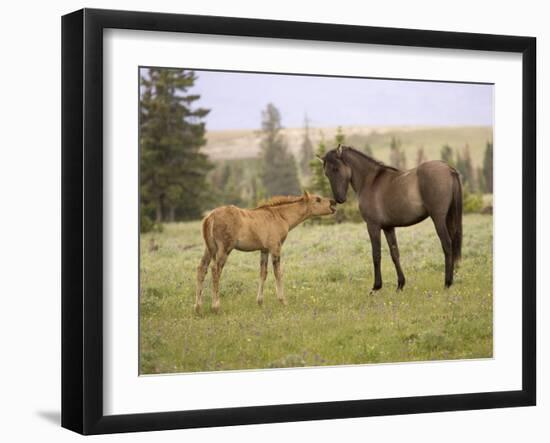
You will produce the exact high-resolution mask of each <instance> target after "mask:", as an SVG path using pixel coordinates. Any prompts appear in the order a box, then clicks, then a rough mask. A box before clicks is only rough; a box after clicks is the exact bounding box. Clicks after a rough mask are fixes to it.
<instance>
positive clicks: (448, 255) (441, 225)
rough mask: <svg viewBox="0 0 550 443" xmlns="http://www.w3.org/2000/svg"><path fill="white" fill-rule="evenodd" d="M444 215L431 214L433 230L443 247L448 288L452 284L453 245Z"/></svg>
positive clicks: (446, 285)
mask: <svg viewBox="0 0 550 443" xmlns="http://www.w3.org/2000/svg"><path fill="white" fill-rule="evenodd" d="M446 218H447V217H446V215H441V216H439V215H435V216H432V219H433V221H434V225H435V230H436V232H437V235H438V236H439V240H440V241H441V246H442V247H443V253H444V254H445V287H446V288H448V287H449V286H451V285H452V284H453V272H454V264H453V247H452V241H451V235H450V234H449V230H448V229H447V220H446Z"/></svg>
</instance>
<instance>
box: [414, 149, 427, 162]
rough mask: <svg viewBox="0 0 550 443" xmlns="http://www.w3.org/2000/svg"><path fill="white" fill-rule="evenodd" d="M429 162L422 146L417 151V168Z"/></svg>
mask: <svg viewBox="0 0 550 443" xmlns="http://www.w3.org/2000/svg"><path fill="white" fill-rule="evenodd" d="M426 160H427V158H426V154H424V146H420V148H418V151H416V166H419V165H421V164H422V163H424V162H425V161H426Z"/></svg>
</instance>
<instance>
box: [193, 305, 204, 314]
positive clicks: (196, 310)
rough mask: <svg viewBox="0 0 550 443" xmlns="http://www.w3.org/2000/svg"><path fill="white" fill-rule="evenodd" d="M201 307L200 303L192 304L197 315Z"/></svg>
mask: <svg viewBox="0 0 550 443" xmlns="http://www.w3.org/2000/svg"><path fill="white" fill-rule="evenodd" d="M201 308H202V307H201V305H197V304H196V305H195V306H193V310H194V311H195V314H199V315H200V313H201Z"/></svg>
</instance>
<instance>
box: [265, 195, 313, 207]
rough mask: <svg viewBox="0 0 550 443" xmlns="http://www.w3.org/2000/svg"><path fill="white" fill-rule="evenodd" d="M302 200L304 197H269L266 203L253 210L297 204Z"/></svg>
mask: <svg viewBox="0 0 550 443" xmlns="http://www.w3.org/2000/svg"><path fill="white" fill-rule="evenodd" d="M303 200H304V196H303V195H301V196H300V197H297V196H295V195H276V196H274V197H271V198H270V199H269V200H268V201H266V202H264V203H262V204H261V205H258V206H256V208H255V209H261V208H272V207H274V206H281V205H287V204H290V203H298V202H301V201H303Z"/></svg>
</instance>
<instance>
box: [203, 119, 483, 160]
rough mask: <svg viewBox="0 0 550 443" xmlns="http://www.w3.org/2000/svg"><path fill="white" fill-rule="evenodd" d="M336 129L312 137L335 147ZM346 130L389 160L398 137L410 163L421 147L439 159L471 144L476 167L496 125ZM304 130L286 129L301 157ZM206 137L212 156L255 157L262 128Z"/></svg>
mask: <svg viewBox="0 0 550 443" xmlns="http://www.w3.org/2000/svg"><path fill="white" fill-rule="evenodd" d="M336 130H337V128H336V127H327V128H310V138H311V139H312V141H313V144H314V145H315V146H316V145H317V143H318V142H319V141H320V140H321V137H324V139H325V140H326V142H327V146H328V147H329V148H332V147H334V146H333V140H334V136H335V134H336ZM342 130H343V133H344V134H345V136H346V144H348V145H351V146H354V147H356V148H359V149H361V148H363V147H364V146H365V145H366V144H369V145H370V146H371V148H372V151H373V155H374V157H376V158H377V159H378V160H381V161H383V162H386V163H387V162H388V161H389V149H390V142H391V139H392V137H396V138H397V139H399V141H400V142H401V146H402V147H403V149H404V150H405V152H406V155H407V166H408V167H413V166H416V153H417V150H418V148H420V147H423V148H424V153H425V155H426V157H427V159H430V160H432V159H439V157H440V150H441V147H442V146H443V145H444V144H448V145H450V146H451V147H452V148H453V149H455V151H456V150H457V149H462V148H463V147H464V146H465V145H469V148H470V154H471V156H472V161H473V164H474V167H477V166H481V165H482V163H483V154H484V152H485V146H486V143H487V142H488V141H492V140H493V128H492V127H490V126H450V127H426V126H393V127H373V126H343V127H342ZM303 133H304V130H303V129H302V128H286V129H283V134H284V136H285V137H286V140H287V143H288V147H289V149H290V150H291V152H292V153H293V154H294V155H295V156H297V157H298V156H299V152H300V147H301V144H302V137H303ZM206 137H207V140H208V142H207V144H206V146H205V147H204V148H203V150H204V152H205V153H206V154H207V155H208V156H209V157H210V158H211V159H212V160H229V159H245V158H254V157H257V156H258V154H259V152H260V142H261V135H260V133H259V131H254V130H230V131H210V132H208V133H207V134H206Z"/></svg>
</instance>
